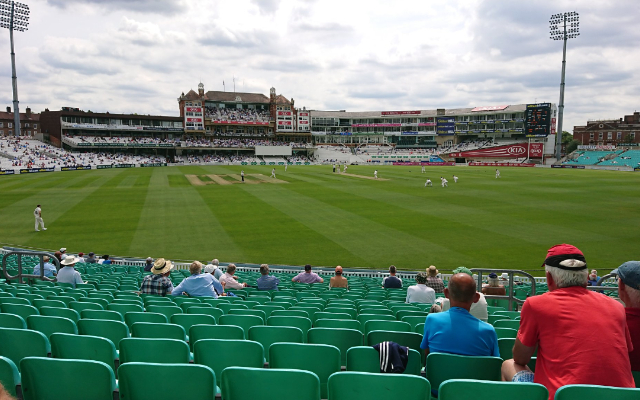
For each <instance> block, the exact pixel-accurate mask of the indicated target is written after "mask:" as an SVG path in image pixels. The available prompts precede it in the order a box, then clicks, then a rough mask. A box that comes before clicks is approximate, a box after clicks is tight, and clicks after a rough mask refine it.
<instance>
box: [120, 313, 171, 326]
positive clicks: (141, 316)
mask: <svg viewBox="0 0 640 400" xmlns="http://www.w3.org/2000/svg"><path fill="white" fill-rule="evenodd" d="M124 322H125V324H127V326H128V327H129V329H131V326H132V325H133V324H135V323H136V322H150V323H154V324H166V323H168V322H169V321H167V317H165V316H164V314H160V313H154V312H128V313H125V314H124Z"/></svg>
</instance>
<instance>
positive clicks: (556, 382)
mask: <svg viewBox="0 0 640 400" xmlns="http://www.w3.org/2000/svg"><path fill="white" fill-rule="evenodd" d="M543 266H544V268H545V271H546V277H547V285H548V287H549V292H548V293H545V294H542V295H539V296H533V297H529V298H528V299H527V300H526V301H525V303H524V305H523V307H522V312H521V321H520V330H519V331H518V336H517V338H516V342H515V344H514V346H513V359H511V360H506V361H505V362H504V363H503V364H502V379H503V380H506V381H514V382H535V383H540V384H542V385H544V386H545V387H546V388H547V389H548V390H549V399H550V400H553V398H554V396H555V394H556V391H557V390H558V389H559V388H560V387H561V386H564V385H575V384H589V385H601V386H615V387H626V388H633V387H635V383H634V381H633V376H632V374H631V368H630V364H629V350H630V349H632V344H631V337H630V335H629V329H628V328H627V322H626V318H625V312H624V308H623V307H622V304H620V303H618V302H617V301H616V300H614V299H612V298H610V297H607V296H604V295H602V294H600V293H595V292H593V291H590V290H588V289H587V275H588V270H587V262H586V260H585V257H584V254H582V252H581V251H580V250H579V249H578V248H576V247H575V246H572V245H569V244H559V245H556V246H553V247H551V248H550V249H549V251H548V252H547V258H546V259H545V261H544V264H543ZM584 310H588V312H589V317H588V318H585V314H584ZM603 343H606V356H605V357H603V355H602V353H600V352H597V351H590V349H595V348H600V347H601V346H602V344H603ZM536 347H537V349H538V358H537V360H536V372H535V374H534V373H533V372H531V370H530V369H529V367H527V364H528V363H529V361H531V357H532V356H533V353H534V352H535V350H536Z"/></svg>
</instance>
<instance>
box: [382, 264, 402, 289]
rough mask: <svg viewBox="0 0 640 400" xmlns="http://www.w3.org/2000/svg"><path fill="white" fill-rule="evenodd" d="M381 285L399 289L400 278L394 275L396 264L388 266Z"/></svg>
mask: <svg viewBox="0 0 640 400" xmlns="http://www.w3.org/2000/svg"><path fill="white" fill-rule="evenodd" d="M382 287H383V288H385V289H399V288H401V287H402V279H400V278H398V277H397V276H396V266H395V265H392V266H390V267H389V276H387V277H386V278H384V279H383V280H382Z"/></svg>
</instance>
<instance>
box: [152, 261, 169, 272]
mask: <svg viewBox="0 0 640 400" xmlns="http://www.w3.org/2000/svg"><path fill="white" fill-rule="evenodd" d="M172 269H173V264H171V261H169V260H165V259H164V258H158V259H157V260H156V262H154V263H153V268H151V272H153V274H154V275H164V274H166V273H167V272H169V271H171V270H172Z"/></svg>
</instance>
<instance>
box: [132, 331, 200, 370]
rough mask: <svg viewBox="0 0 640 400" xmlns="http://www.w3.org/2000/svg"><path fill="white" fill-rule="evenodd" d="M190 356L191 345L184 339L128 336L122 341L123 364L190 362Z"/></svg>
mask: <svg viewBox="0 0 640 400" xmlns="http://www.w3.org/2000/svg"><path fill="white" fill-rule="evenodd" d="M134 331H135V325H134ZM189 357H190V355H189V345H187V343H186V342H184V341H182V340H175V339H146V338H126V339H122V340H121V341H120V364H121V365H122V364H124V363H128V362H145V363H159V364H188V363H189Z"/></svg>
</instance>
